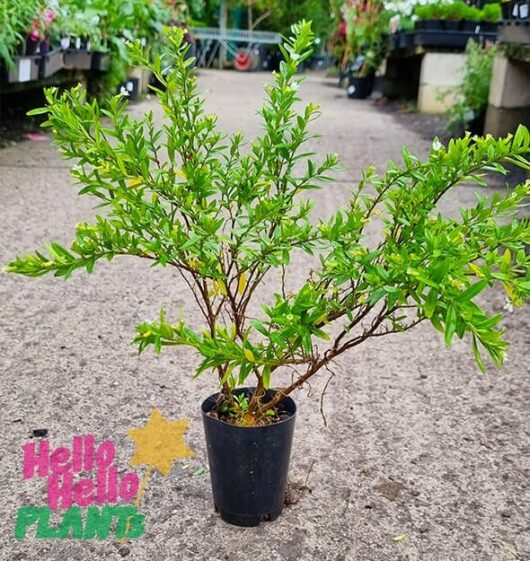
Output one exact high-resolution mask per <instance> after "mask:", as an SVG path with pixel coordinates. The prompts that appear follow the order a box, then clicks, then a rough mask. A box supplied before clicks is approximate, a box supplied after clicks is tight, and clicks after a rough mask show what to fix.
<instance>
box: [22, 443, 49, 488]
mask: <svg viewBox="0 0 530 561" xmlns="http://www.w3.org/2000/svg"><path fill="white" fill-rule="evenodd" d="M49 453H50V443H49V442H48V441H47V440H41V441H40V442H39V453H38V455H35V443H34V442H28V443H27V444H25V445H24V479H31V478H32V477H33V476H34V475H35V469H37V471H38V474H39V477H46V476H47V475H48V455H49Z"/></svg>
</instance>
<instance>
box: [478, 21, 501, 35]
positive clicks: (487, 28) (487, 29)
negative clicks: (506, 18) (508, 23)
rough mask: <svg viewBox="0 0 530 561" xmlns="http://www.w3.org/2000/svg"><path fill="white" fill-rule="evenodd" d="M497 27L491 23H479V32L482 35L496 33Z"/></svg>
mask: <svg viewBox="0 0 530 561" xmlns="http://www.w3.org/2000/svg"><path fill="white" fill-rule="evenodd" d="M498 29H499V25H498V24H497V23H495V22H493V21H481V22H480V31H481V32H483V33H497V31H498Z"/></svg>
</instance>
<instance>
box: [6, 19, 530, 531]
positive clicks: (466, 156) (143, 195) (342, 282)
mask: <svg viewBox="0 0 530 561" xmlns="http://www.w3.org/2000/svg"><path fill="white" fill-rule="evenodd" d="M293 33H294V35H293V36H292V37H291V38H289V39H288V40H286V41H285V43H284V44H283V45H282V47H281V49H282V53H283V55H284V58H285V61H284V62H283V63H282V64H281V66H280V70H279V72H278V73H276V74H275V80H274V83H272V84H270V85H267V86H266V88H265V91H266V99H265V101H264V105H263V108H262V111H261V113H260V114H261V118H262V119H263V124H264V132H263V134H262V135H261V136H259V137H258V138H256V139H254V140H253V141H252V143H251V145H250V149H249V150H246V149H243V138H242V135H241V134H240V133H235V134H232V135H230V136H228V137H227V136H225V135H223V134H222V133H221V132H219V131H218V130H217V128H216V117H215V116H213V115H207V114H206V113H205V111H204V106H203V100H202V98H201V97H200V96H199V94H198V92H197V85H196V78H195V76H194V75H193V70H192V61H190V59H188V58H187V56H186V50H187V48H186V47H183V45H182V40H183V34H184V32H183V30H181V29H176V30H174V31H173V32H172V33H171V35H170V37H169V43H168V51H167V53H166V54H165V55H163V56H162V57H161V56H156V57H155V58H154V61H153V62H152V63H150V60H149V55H148V53H146V52H145V49H144V48H143V47H142V46H141V45H140V44H139V43H135V44H134V45H132V47H131V59H132V60H134V61H136V62H137V63H139V64H141V65H145V66H148V67H150V68H151V70H152V71H153V72H154V74H155V75H156V77H157V79H158V80H159V81H160V83H161V84H162V85H163V86H164V87H163V88H160V89H157V90H156V95H157V96H158V97H159V99H160V103H161V106H162V108H163V110H164V113H165V117H166V124H165V125H164V128H163V129H162V127H160V126H159V125H157V124H155V122H154V120H153V119H154V118H153V114H152V113H151V112H149V113H147V114H146V115H144V116H143V117H142V118H140V119H135V118H132V117H131V116H130V115H129V114H128V113H127V112H126V108H127V102H126V100H125V99H124V98H123V97H122V96H116V97H114V98H112V99H110V101H109V102H108V106H107V107H106V109H105V110H102V109H100V107H99V105H98V104H97V103H96V102H88V101H87V99H86V95H85V92H84V91H83V90H82V89H81V88H80V87H77V88H74V89H72V90H70V91H67V92H64V93H62V94H59V93H58V91H57V90H56V89H49V90H47V94H46V95H47V100H48V106H47V107H46V108H43V109H38V110H35V111H33V114H43V113H46V114H47V115H48V119H47V121H46V122H45V123H44V125H43V126H45V127H49V128H51V130H52V132H53V134H54V137H55V142H56V143H57V144H58V145H59V147H60V149H61V151H62V152H63V154H64V155H65V156H66V157H67V158H69V159H75V160H76V164H75V165H74V167H73V168H72V170H71V172H72V175H73V177H74V178H75V179H76V181H77V182H78V183H79V184H80V185H81V191H80V193H81V194H83V195H89V196H92V197H95V200H97V201H98V203H99V204H98V207H99V206H102V205H103V206H104V207H105V208H106V211H105V213H104V214H100V215H98V216H96V219H95V220H94V221H93V222H91V223H82V224H80V225H78V226H77V229H76V236H75V240H74V241H73V243H72V244H71V246H70V247H64V246H62V245H60V244H57V243H52V244H51V245H50V246H48V247H47V249H46V250H45V251H42V252H36V253H34V254H29V255H25V256H22V257H19V258H17V259H15V260H14V261H12V262H10V263H9V264H8V265H7V271H9V272H13V273H20V274H24V275H28V276H40V275H44V274H50V273H51V274H54V275H56V276H59V277H64V278H68V277H69V276H70V275H71V274H72V273H73V272H74V271H75V270H76V269H86V270H87V271H88V272H92V270H93V269H94V266H95V264H96V262H97V261H98V260H100V259H107V260H112V259H113V258H115V257H117V256H120V255H132V256H136V257H139V258H142V259H145V260H146V262H148V263H150V264H154V265H159V266H162V267H169V268H171V269H173V270H174V271H175V273H176V274H178V275H179V276H180V277H182V278H183V279H184V280H185V282H186V283H187V285H188V286H189V289H190V291H191V294H192V296H193V298H194V300H195V303H196V305H197V313H199V314H200V315H201V317H202V318H203V320H204V329H202V328H201V329H194V328H192V327H190V326H189V325H188V324H187V323H186V322H185V321H184V320H181V321H177V322H176V323H175V322H172V321H171V320H170V319H169V318H168V316H167V312H166V311H164V310H162V311H161V312H160V317H159V319H158V320H156V321H153V322H145V323H142V324H140V325H139V326H138V327H137V335H136V337H135V342H136V343H137V344H138V345H139V349H140V351H144V350H145V349H146V348H148V347H150V346H153V347H154V350H155V351H156V352H160V351H161V349H162V347H166V346H178V345H185V346H189V347H191V348H193V349H195V350H196V351H197V352H198V353H199V355H200V356H201V357H202V361H201V362H200V364H199V365H198V367H197V371H196V375H201V374H203V373H205V372H211V373H212V374H213V376H214V379H215V384H216V386H217V393H215V394H214V395H212V396H211V397H209V398H208V399H206V400H205V401H204V402H203V405H202V412H203V419H204V424H205V428H206V435H207V447H208V454H209V460H210V468H211V476H212V483H213V494H214V501H215V504H216V507H217V508H218V510H219V511H220V513H221V516H222V517H223V518H224V519H225V520H228V521H229V522H231V523H234V524H239V525H255V524H258V523H259V522H260V521H261V520H263V519H273V518H274V517H276V516H277V515H278V514H279V513H280V512H281V509H282V505H283V491H284V487H285V481H286V475H287V468H288V463H289V459H288V456H289V449H290V445H291V438H292V430H293V423H294V417H295V411H296V409H295V405H294V403H293V401H292V400H291V397H290V395H291V394H292V393H293V392H294V391H295V390H296V389H297V388H301V387H303V386H304V384H305V383H306V382H307V381H308V380H310V379H311V378H312V377H313V376H315V375H316V374H317V372H319V371H321V370H322V369H323V368H326V367H327V366H328V365H329V364H330V362H331V361H333V360H334V359H335V358H337V357H338V356H340V355H342V354H343V353H344V352H346V351H348V350H350V349H353V348H355V347H356V346H358V345H360V344H363V343H366V342H368V341H370V340H372V338H379V337H380V336H384V335H386V334H390V333H397V332H404V331H407V330H409V329H411V328H413V327H414V326H416V325H418V324H420V323H422V322H430V323H432V325H433V326H434V327H435V328H436V329H438V330H439V331H441V332H442V333H443V337H444V340H445V343H446V344H447V345H449V344H450V343H451V341H452V339H453V337H454V336H455V335H456V336H458V337H459V338H463V337H464V336H466V335H467V336H468V337H469V338H470V340H471V344H472V348H473V352H474V355H475V358H476V361H477V363H478V365H479V366H480V367H481V368H484V362H483V352H486V354H488V355H489V356H490V357H491V359H492V360H493V362H494V363H495V364H496V365H500V364H501V363H502V361H503V358H504V356H505V351H506V346H507V343H506V342H505V341H504V340H503V337H502V331H500V330H499V328H498V325H499V321H500V316H499V315H495V316H492V317H490V316H489V315H488V314H487V313H486V312H485V311H484V310H483V309H482V308H481V307H480V306H479V304H478V303H477V302H476V300H475V299H476V297H477V296H478V295H479V294H480V293H481V292H483V291H484V290H486V289H487V288H488V287H492V286H494V285H496V284H501V285H502V287H504V289H505V290H506V293H507V295H508V298H509V299H510V301H511V302H513V304H514V305H517V306H519V305H522V303H523V301H524V300H525V298H527V297H528V295H529V293H530V273H529V267H528V265H529V260H530V257H528V256H527V255H526V254H525V244H526V243H527V242H528V241H529V239H530V227H529V225H528V223H527V222H524V221H519V220H517V219H516V218H513V219H512V221H511V222H510V221H508V222H507V221H506V218H507V217H511V216H512V215H513V214H514V213H515V212H516V211H517V209H518V207H519V206H520V205H522V204H523V202H524V201H525V198H526V197H528V195H529V194H530V182H527V183H525V184H522V185H518V186H516V187H514V189H513V190H511V191H509V192H507V193H505V194H504V195H498V194H495V195H494V196H493V197H490V198H486V197H481V198H480V199H479V202H478V203H477V205H476V206H475V207H473V208H470V209H462V210H461V214H460V217H459V218H458V219H454V218H447V217H444V216H442V215H441V214H440V213H439V212H438V211H437V210H436V205H437V203H438V201H439V199H440V198H441V197H442V196H443V195H444V194H446V193H447V192H448V191H450V190H451V188H452V187H453V186H455V185H457V184H458V183H460V182H461V181H470V182H474V183H477V184H479V185H483V184H484V174H485V172H486V170H493V171H496V172H500V173H504V172H505V168H504V166H503V162H511V163H515V164H516V165H520V166H522V167H526V168H528V166H529V165H530V164H529V163H528V161H527V160H526V159H525V156H526V155H527V154H528V153H529V152H530V135H529V132H528V130H526V129H525V128H523V127H521V128H520V129H519V130H518V131H517V133H516V134H515V136H513V137H511V136H510V137H507V138H505V139H499V140H496V139H494V138H492V137H487V138H480V137H475V138H471V137H469V136H467V137H465V138H464V139H460V140H455V141H451V142H450V143H449V145H448V147H447V148H444V147H443V146H442V145H441V144H440V143H439V142H438V141H435V143H434V144H433V147H432V150H431V152H430V155H429V157H428V158H427V160H425V161H421V160H419V159H417V158H415V157H414V156H413V155H412V154H410V152H409V151H408V150H407V149H406V148H404V149H403V164H402V165H401V166H398V165H396V164H391V165H390V167H389V169H388V171H387V172H386V173H384V174H383V175H382V176H379V175H377V174H376V171H375V169H373V168H369V169H368V170H366V172H365V173H364V174H363V176H362V180H361V182H360V183H359V185H358V187H357V188H355V189H354V190H353V193H352V197H351V200H350V201H349V204H348V206H347V207H345V208H342V209H339V210H337V211H336V212H335V213H334V214H333V216H331V217H330V218H328V219H326V220H322V221H318V222H315V221H311V220H310V213H311V208H312V203H311V201H310V200H308V199H307V197H301V194H303V193H304V192H306V191H308V190H311V189H315V188H317V187H318V186H319V185H321V183H322V182H323V181H327V180H329V177H328V175H329V173H330V171H331V170H333V169H334V168H335V167H336V165H337V158H336V156H333V155H328V156H327V157H325V158H324V159H323V160H322V161H321V162H319V163H317V162H315V161H314V160H313V157H312V155H311V154H307V152H306V150H305V149H304V144H305V142H306V141H307V140H308V138H310V136H311V135H310V133H309V132H308V126H309V125H310V123H311V122H312V121H313V120H314V119H315V117H316V116H317V114H318V108H317V106H315V105H313V104H309V105H307V106H306V107H305V108H303V109H301V110H300V111H298V110H297V102H298V101H299V98H298V91H299V85H300V82H301V80H302V77H300V75H299V74H298V73H297V70H298V66H299V65H300V64H301V63H303V61H304V60H306V59H307V58H308V57H309V56H310V54H311V45H312V39H313V35H312V32H311V28H310V24H308V23H306V22H301V23H299V24H297V25H295V26H294V27H293ZM169 63H171V64H169ZM166 68H169V72H168V73H166V72H165V69H166ZM104 117H105V120H104ZM162 130H163V131H164V132H162ZM371 220H374V221H379V223H380V226H381V235H380V238H379V239H378V241H376V242H374V243H370V242H369V238H368V237H367V236H366V228H367V225H368V223H369V222H370V221H371ZM370 239H371V238H370ZM295 250H296V251H303V252H305V253H306V254H307V255H308V259H313V260H312V261H311V265H310V267H311V271H310V272H309V274H308V278H307V280H306V282H304V283H303V284H302V285H301V286H300V287H299V288H298V289H295V290H294V291H292V289H291V287H289V289H288V288H287V286H288V285H287V280H286V279H287V278H288V275H289V269H288V265H289V263H290V259H291V255H292V253H293V251H295ZM315 254H318V258H316V256H315ZM312 256H315V257H314V258H313V257H312ZM308 268H309V266H308ZM271 280H275V282H276V283H277V292H276V293H275V295H274V297H270V296H268V295H267V291H266V290H265V291H264V286H265V283H267V285H269V284H270V282H271ZM256 300H257V302H256ZM255 304H261V309H262V312H261V313H260V312H259V306H256V305H255ZM169 313H170V314H172V313H173V311H172V310H170V311H169ZM292 368H295V369H296V372H297V374H296V375H295V376H293V377H292V379H291V375H292ZM212 436H214V440H211V438H210V437H212ZM243 491H244V492H243Z"/></svg>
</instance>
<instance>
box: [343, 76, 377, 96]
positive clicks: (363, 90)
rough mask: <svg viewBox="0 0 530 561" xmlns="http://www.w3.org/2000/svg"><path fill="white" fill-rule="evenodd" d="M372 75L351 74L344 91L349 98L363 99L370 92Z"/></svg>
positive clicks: (372, 80) (372, 81) (372, 82)
mask: <svg viewBox="0 0 530 561" xmlns="http://www.w3.org/2000/svg"><path fill="white" fill-rule="evenodd" d="M373 85H374V75H373V74H372V75H371V76H351V77H350V79H349V81H348V87H347V88H346V92H347V94H348V97H349V98H350V99H365V98H367V97H368V96H369V95H370V94H371V93H372V88H373Z"/></svg>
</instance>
